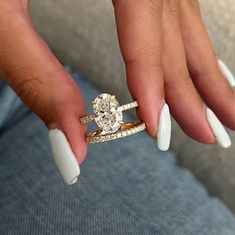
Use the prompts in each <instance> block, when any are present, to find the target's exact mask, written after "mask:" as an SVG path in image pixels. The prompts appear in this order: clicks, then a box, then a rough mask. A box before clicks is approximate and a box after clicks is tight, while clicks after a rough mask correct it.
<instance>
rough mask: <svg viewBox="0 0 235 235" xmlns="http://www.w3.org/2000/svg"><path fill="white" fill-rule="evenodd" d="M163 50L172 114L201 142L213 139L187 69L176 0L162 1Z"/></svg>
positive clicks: (212, 140) (213, 140) (202, 105)
mask: <svg viewBox="0 0 235 235" xmlns="http://www.w3.org/2000/svg"><path fill="white" fill-rule="evenodd" d="M163 51H164V53H163V68H164V80H165V93H166V101H167V103H168V104H169V106H170V110H171V113H172V115H173V116H174V118H175V119H176V121H177V122H178V123H179V124H180V126H181V127H182V129H183V130H184V131H185V133H186V134H188V135H189V136H190V137H192V138H193V139H195V140H197V141H199V142H202V143H208V144H209V143H214V142H215V138H214V135H213V133H212V131H211V128H210V126H209V123H208V121H207V118H206V110H205V106H204V104H203V101H202V100H201V98H200V96H199V94H198V93H197V90H196V89H195V87H194V85H193V83H192V80H191V78H190V75H189V72H188V69H187V63H186V58H185V51H184V46H183V41H182V36H181V32H180V27H179V5H178V2H177V1H171V0H169V1H165V2H164V7H163Z"/></svg>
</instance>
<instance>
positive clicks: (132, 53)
mask: <svg viewBox="0 0 235 235" xmlns="http://www.w3.org/2000/svg"><path fill="white" fill-rule="evenodd" d="M113 3H114V8H115V18H116V25H117V32H118V38H119V44H120V48H121V52H122V55H123V59H124V62H125V65H126V75H127V82H128V87H129V90H130V93H131V95H132V97H133V99H135V100H137V101H138V103H139V109H138V110H137V111H138V116H139V118H140V119H141V120H143V121H144V122H145V124H146V126H147V131H148V133H149V134H150V135H151V136H153V137H156V134H157V129H158V122H159V114H160V111H161V108H162V106H163V103H164V84H163V73H162V61H161V46H162V38H161V24H162V22H161V12H162V1H148V0H136V1H132V0H115V1H113ZM130 9H131V10H130Z"/></svg>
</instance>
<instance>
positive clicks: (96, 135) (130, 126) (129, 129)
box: [86, 122, 146, 144]
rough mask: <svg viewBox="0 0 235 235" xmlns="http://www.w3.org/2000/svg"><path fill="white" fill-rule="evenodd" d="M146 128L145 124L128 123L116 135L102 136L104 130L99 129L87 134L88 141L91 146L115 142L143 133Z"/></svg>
mask: <svg viewBox="0 0 235 235" xmlns="http://www.w3.org/2000/svg"><path fill="white" fill-rule="evenodd" d="M145 128H146V126H145V124H144V123H143V122H126V123H123V124H122V126H121V128H120V129H119V130H118V131H117V132H115V133H107V134H102V130H100V129H99V130H96V131H93V132H91V133H89V134H87V136H86V140H87V143H89V144H95V143H100V142H105V141H110V140H115V139H119V138H123V137H127V136H130V135H133V134H136V133H138V132H141V131H143V130H144V129H145Z"/></svg>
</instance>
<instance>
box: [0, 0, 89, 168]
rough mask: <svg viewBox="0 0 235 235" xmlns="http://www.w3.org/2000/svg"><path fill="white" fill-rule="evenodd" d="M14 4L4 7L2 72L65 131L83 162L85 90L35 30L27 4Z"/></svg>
mask: <svg viewBox="0 0 235 235" xmlns="http://www.w3.org/2000/svg"><path fill="white" fill-rule="evenodd" d="M22 2H24V1H22ZM14 4H15V3H14ZM14 4H13V5H10V6H9V5H8V7H6V8H4V9H3V8H1V10H0V18H1V19H2V20H0V34H1V37H0V73H1V74H2V75H3V76H4V79H5V80H6V81H7V82H8V84H9V85H10V86H11V87H12V88H13V89H14V90H15V92H16V93H17V94H18V95H19V97H20V98H21V99H22V101H23V102H24V103H25V104H26V105H27V106H28V107H29V108H30V109H31V110H32V111H33V112H35V113H36V114H37V115H38V116H39V117H41V118H42V120H43V121H44V123H45V124H46V125H47V126H48V127H49V126H57V127H59V129H61V130H62V131H63V132H64V133H65V135H66V137H67V138H68V140H69V142H70V144H71V147H72V150H73V152H74V153H75V155H76V157H77V158H78V161H79V163H81V162H82V161H83V160H84V157H85V155H86V148H87V145H86V142H85V138H84V135H85V128H84V126H82V125H81V124H80V122H79V117H80V116H84V114H85V113H86V112H85V107H84V103H83V98H82V95H81V92H80V90H79V88H78V87H77V86H76V84H75V82H74V81H73V80H72V78H71V77H70V75H69V74H68V73H67V72H66V71H65V70H64V68H63V67H62V65H61V64H60V63H59V61H58V60H57V59H56V58H55V56H54V55H53V54H52V52H51V51H50V49H49V48H48V46H47V45H46V43H45V42H44V41H43V40H42V38H41V37H40V36H39V35H38V34H37V33H36V31H35V30H34V28H33V26H32V24H31V22H30V21H29V15H28V12H27V11H26V8H25V5H24V8H23V10H22V9H21V8H20V7H19V9H18V8H17V9H16V8H15V7H14ZM1 6H2V5H1ZM19 6H21V5H19ZM12 15H14V17H12Z"/></svg>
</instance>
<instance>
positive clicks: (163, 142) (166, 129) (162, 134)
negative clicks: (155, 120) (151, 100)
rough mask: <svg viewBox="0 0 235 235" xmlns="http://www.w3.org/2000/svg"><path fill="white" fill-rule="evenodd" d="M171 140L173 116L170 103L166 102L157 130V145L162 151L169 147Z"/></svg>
mask: <svg viewBox="0 0 235 235" xmlns="http://www.w3.org/2000/svg"><path fill="white" fill-rule="evenodd" d="M170 142H171V117H170V111H169V107H168V105H167V104H166V103H165V104H164V105H163V107H162V110H161V113H160V117H159V125H158V132H157V145H158V148H159V149H160V150H162V151H166V150H168V149H169V146H170Z"/></svg>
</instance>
